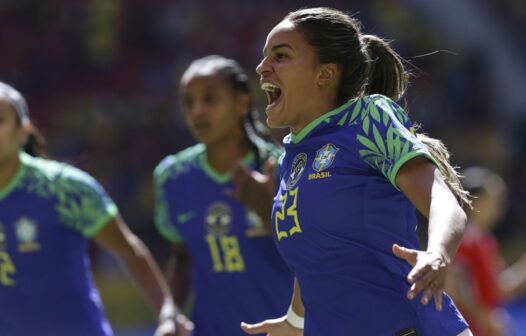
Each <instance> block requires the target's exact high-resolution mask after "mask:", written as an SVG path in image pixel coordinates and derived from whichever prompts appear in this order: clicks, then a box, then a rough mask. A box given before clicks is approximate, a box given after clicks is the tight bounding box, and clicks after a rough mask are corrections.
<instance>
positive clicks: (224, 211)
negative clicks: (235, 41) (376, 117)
mask: <svg viewBox="0 0 526 336" xmlns="http://www.w3.org/2000/svg"><path fill="white" fill-rule="evenodd" d="M180 98H181V101H182V109H183V112H184V116H185V119H186V123H187V125H188V127H189V128H190V130H191V132H192V133H193V135H194V137H195V138H196V140H197V141H198V142H199V143H198V144H196V145H194V146H192V147H190V148H187V149H185V150H183V151H181V152H179V153H177V154H175V155H169V156H167V157H166V158H165V159H164V160H163V161H162V162H161V163H160V164H159V165H158V167H157V168H156V170H155V173H154V180H155V186H156V225H157V227H158V229H159V231H160V233H161V234H162V235H163V236H164V237H165V238H167V239H168V240H169V241H170V242H172V246H173V252H174V253H173V257H172V258H171V261H170V262H169V265H168V277H169V279H170V284H171V285H172V291H173V293H174V297H175V300H176V302H177V303H178V304H183V303H185V302H191V301H190V300H189V296H188V295H187V294H188V293H189V292H190V291H191V290H192V289H193V292H194V294H195V301H194V305H193V311H192V320H193V321H194V322H195V331H194V336H212V335H229V336H234V335H244V333H243V331H242V330H241V329H239V321H240V319H245V320H250V321H257V319H259V318H260V316H265V317H266V318H270V317H271V316H273V315H274V314H275V313H276V312H279V311H282V310H284V309H286V308H287V306H288V304H289V300H290V295H291V292H292V284H293V277H292V274H291V273H290V271H289V269H288V268H287V266H286V265H285V263H284V262H283V260H282V259H281V257H280V255H279V253H278V251H277V249H276V246H275V244H274V242H273V241H272V237H271V234H270V232H271V230H270V227H269V226H270V213H271V208H272V197H273V195H274V194H275V190H274V180H273V179H267V181H265V182H264V186H265V187H264V188H262V189H260V191H263V192H262V193H260V194H253V193H247V192H246V191H247V190H251V188H250V187H249V186H248V187H247V185H249V184H250V183H252V182H253V176H256V177H257V176H259V177H262V176H263V175H262V174H261V173H262V170H263V168H264V167H263V166H265V163H266V162H270V161H269V160H271V159H272V158H277V157H278V156H279V155H280V154H281V150H279V149H278V148H277V147H276V146H275V145H273V144H272V143H271V142H269V141H267V140H265V139H264V137H263V136H262V135H260V134H261V133H260V129H259V127H258V126H257V125H258V124H257V117H256V116H255V115H254V113H255V110H254V108H253V105H252V96H251V93H250V90H249V81H248V77H247V75H246V73H245V72H244V70H243V69H242V68H241V67H240V66H239V64H238V63H237V62H236V61H234V60H231V59H227V58H224V57H222V56H218V55H211V56H207V57H204V58H200V59H197V60H194V61H193V62H192V63H191V64H190V66H189V67H188V69H186V71H185V72H184V74H183V76H182V78H181V82H180ZM240 162H242V164H241V163H240ZM266 167H267V169H266V170H267V172H268V170H269V169H268V168H270V165H267V166H266ZM252 171H253V173H252ZM258 171H259V173H258ZM260 182H261V180H260ZM241 200H242V201H243V202H241ZM255 302H258V303H261V304H254V303H255Z"/></svg>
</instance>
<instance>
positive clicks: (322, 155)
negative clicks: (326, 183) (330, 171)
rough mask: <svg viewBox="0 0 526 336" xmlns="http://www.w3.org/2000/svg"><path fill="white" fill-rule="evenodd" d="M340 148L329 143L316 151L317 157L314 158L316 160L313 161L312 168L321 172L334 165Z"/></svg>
mask: <svg viewBox="0 0 526 336" xmlns="http://www.w3.org/2000/svg"><path fill="white" fill-rule="evenodd" d="M339 150H340V149H339V148H338V147H336V146H334V145H333V144H331V143H328V144H326V145H325V146H323V147H322V148H320V149H318V150H317V151H316V158H315V159H314V162H312V169H314V170H315V171H317V172H320V171H322V170H324V169H327V168H329V167H330V166H331V165H332V162H333V161H334V157H335V156H336V153H337V152H338V151H339Z"/></svg>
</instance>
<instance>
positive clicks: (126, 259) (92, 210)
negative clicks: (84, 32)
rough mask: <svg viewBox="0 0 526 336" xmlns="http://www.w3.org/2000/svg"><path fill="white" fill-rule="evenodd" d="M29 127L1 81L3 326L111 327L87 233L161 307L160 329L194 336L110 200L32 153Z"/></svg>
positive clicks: (7, 330)
mask: <svg viewBox="0 0 526 336" xmlns="http://www.w3.org/2000/svg"><path fill="white" fill-rule="evenodd" d="M32 129H33V126H32V125H31V122H30V119H29V115H28V110H27V105H26V102H25V100H24V98H23V97H22V95H20V93H19V92H18V91H16V90H15V89H14V88H12V87H11V86H9V85H7V84H4V83H0V334H1V335H53V336H61V335H64V336H65V335H86V336H87V335H90V336H109V335H112V334H113V333H112V330H111V328H110V325H109V324H108V321H107V320H106V317H105V316H104V312H103V308H102V303H101V301H100V297H99V294H98V292H97V289H96V288H95V285H94V283H93V280H92V275H91V271H90V260H89V257H88V255H87V247H88V243H89V241H90V240H91V239H93V240H95V242H96V243H98V244H99V245H101V247H103V248H104V249H107V250H109V251H110V252H113V253H114V254H115V255H116V256H118V257H119V258H120V259H121V260H122V261H123V263H124V265H125V266H126V268H127V269H128V271H129V272H130V273H131V275H132V277H133V278H134V280H135V281H136V282H137V284H138V285H139V287H140V288H141V289H142V290H143V291H144V293H145V295H146V297H147V298H148V299H149V300H150V302H151V303H152V305H153V306H154V307H155V310H156V311H157V312H158V313H159V325H158V328H157V331H156V335H178V336H179V335H190V331H191V329H192V324H191V322H189V321H188V320H186V318H185V317H184V316H183V315H181V314H180V313H178V311H177V309H176V306H175V305H174V303H173V299H172V296H171V294H170V291H169V288H168V285H167V284H166V283H165V281H164V280H163V278H162V275H161V273H160V271H159V268H158V266H157V264H156V263H155V262H154V260H153V259H152V257H151V255H150V253H149V251H148V250H147V248H146V247H145V246H144V245H143V243H142V242H141V241H140V240H139V239H138V238H137V237H136V236H135V235H134V234H133V233H132V232H131V231H130V230H129V229H128V227H127V226H126V225H125V223H124V221H123V220H122V218H121V217H120V216H119V214H118V211H117V208H116V206H115V204H114V203H113V202H112V200H111V199H110V198H109V197H108V196H107V195H106V193H105V192H104V190H103V189H102V187H101V186H100V185H99V184H98V183H97V182H96V181H95V180H94V179H93V178H91V177H90V176H88V175H87V174H86V173H84V172H82V171H80V170H79V169H76V168H74V167H72V166H70V165H67V164H63V163H59V162H56V161H51V160H46V159H43V158H38V157H36V156H34V155H35V154H36V152H37V151H36V148H37V147H36V146H35V145H37V142H35V139H36V138H34V137H32V133H33V131H32ZM28 140H29V142H28ZM22 148H24V149H25V151H24V150H22ZM28 153H31V154H32V155H30V154H28ZM176 321H177V322H176ZM176 327H177V329H178V330H177V333H176V332H175V328H176Z"/></svg>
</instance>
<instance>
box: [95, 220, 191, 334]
mask: <svg viewBox="0 0 526 336" xmlns="http://www.w3.org/2000/svg"><path fill="white" fill-rule="evenodd" d="M94 240H95V241H96V242H97V244H98V245H100V246H101V247H102V248H104V249H105V250H107V251H109V252H111V253H112V254H114V255H115V256H117V257H118V258H119V259H120V260H121V261H122V262H123V264H124V266H125V267H126V269H127V270H128V271H129V273H130V275H131V277H132V278H133V280H135V282H136V283H137V285H138V287H139V288H140V289H141V290H142V292H143V293H144V295H145V297H146V298H147V299H148V300H149V302H150V304H151V305H152V307H153V308H154V310H155V312H156V313H157V314H158V316H159V323H160V324H163V323H165V322H169V321H172V322H175V321H177V323H178V329H180V330H178V334H177V335H186V334H185V333H183V331H184V329H189V330H191V329H192V328H193V326H192V325H191V322H188V321H187V320H186V318H184V316H182V315H181V314H180V313H179V309H178V308H177V306H175V304H174V302H173V298H172V296H171V294H170V290H169V289H168V285H167V284H166V281H165V280H164V278H163V276H162V274H161V272H160V270H159V267H158V266H157V263H156V262H155V261H154V259H153V257H152V256H151V254H150V252H149V250H148V249H147V248H146V246H145V245H144V243H143V242H142V241H141V240H140V239H139V238H138V237H137V236H135V235H134V234H133V233H132V232H131V231H130V229H129V228H128V226H127V225H126V224H125V223H124V221H123V220H122V218H121V217H120V216H118V217H116V218H113V219H111V220H110V222H109V223H108V224H107V225H106V226H105V227H104V228H103V229H102V230H101V231H100V232H99V233H97V235H96V236H95V237H94ZM179 324H181V325H179ZM163 334H167V335H169V334H174V333H173V332H170V331H168V332H166V333H163Z"/></svg>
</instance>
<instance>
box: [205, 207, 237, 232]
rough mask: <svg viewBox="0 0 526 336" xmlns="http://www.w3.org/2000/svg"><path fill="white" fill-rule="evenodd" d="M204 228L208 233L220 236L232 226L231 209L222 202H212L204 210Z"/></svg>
mask: <svg viewBox="0 0 526 336" xmlns="http://www.w3.org/2000/svg"><path fill="white" fill-rule="evenodd" d="M205 225H206V230H207V231H208V233H209V234H213V235H215V236H221V235H224V234H226V233H227V232H228V231H229V230H230V228H231V227H232V210H231V209H230V207H229V206H228V204H226V203H224V202H214V203H212V204H211V205H210V206H209V207H208V209H207V210H206V216H205Z"/></svg>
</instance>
